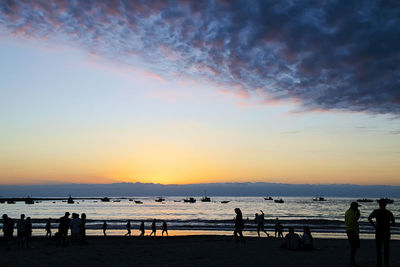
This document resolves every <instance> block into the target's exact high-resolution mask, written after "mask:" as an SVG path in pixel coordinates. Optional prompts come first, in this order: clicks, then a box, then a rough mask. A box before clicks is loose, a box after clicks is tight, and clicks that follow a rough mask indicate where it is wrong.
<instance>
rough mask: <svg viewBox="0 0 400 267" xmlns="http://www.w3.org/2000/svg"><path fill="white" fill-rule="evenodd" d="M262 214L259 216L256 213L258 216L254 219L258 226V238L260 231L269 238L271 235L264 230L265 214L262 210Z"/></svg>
mask: <svg viewBox="0 0 400 267" xmlns="http://www.w3.org/2000/svg"><path fill="white" fill-rule="evenodd" d="M260 211H261V214H260V215H258V213H256V216H255V218H254V223H255V224H256V225H257V234H258V237H260V231H263V232H264V233H265V234H266V235H267V236H268V237H269V234H268V233H267V231H265V230H264V212H263V211H262V210H260Z"/></svg>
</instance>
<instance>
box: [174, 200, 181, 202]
mask: <svg viewBox="0 0 400 267" xmlns="http://www.w3.org/2000/svg"><path fill="white" fill-rule="evenodd" d="M181 201H182V200H174V202H181Z"/></svg>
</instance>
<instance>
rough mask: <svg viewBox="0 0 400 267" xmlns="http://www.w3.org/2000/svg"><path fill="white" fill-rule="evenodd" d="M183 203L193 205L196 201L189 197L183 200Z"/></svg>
mask: <svg viewBox="0 0 400 267" xmlns="http://www.w3.org/2000/svg"><path fill="white" fill-rule="evenodd" d="M183 202H185V203H195V202H196V199H195V198H193V197H189V198H185V199H184V200H183Z"/></svg>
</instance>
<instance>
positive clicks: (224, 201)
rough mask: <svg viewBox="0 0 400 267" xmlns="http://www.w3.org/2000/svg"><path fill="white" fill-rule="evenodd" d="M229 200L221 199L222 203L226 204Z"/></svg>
mask: <svg viewBox="0 0 400 267" xmlns="http://www.w3.org/2000/svg"><path fill="white" fill-rule="evenodd" d="M229 202H231V201H230V200H223V201H221V203H222V204H226V203H229Z"/></svg>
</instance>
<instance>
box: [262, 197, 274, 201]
mask: <svg viewBox="0 0 400 267" xmlns="http://www.w3.org/2000/svg"><path fill="white" fill-rule="evenodd" d="M264 200H274V199H273V198H272V197H264Z"/></svg>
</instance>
